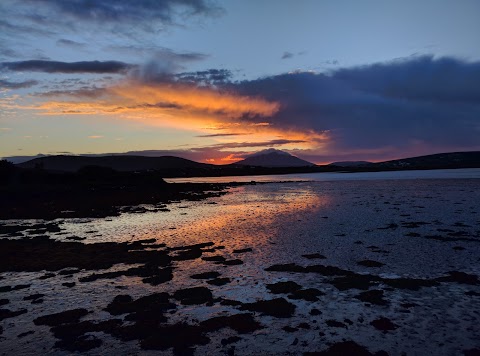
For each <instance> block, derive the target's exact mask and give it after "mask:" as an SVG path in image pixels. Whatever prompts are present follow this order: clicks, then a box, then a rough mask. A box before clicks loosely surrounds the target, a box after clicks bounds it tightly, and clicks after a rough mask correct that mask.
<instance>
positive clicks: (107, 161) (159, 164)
mask: <svg viewBox="0 0 480 356" xmlns="http://www.w3.org/2000/svg"><path fill="white" fill-rule="evenodd" d="M87 166H100V167H107V168H111V169H114V170H116V171H119V172H128V171H146V170H181V169H199V168H211V167H213V165H211V164H205V163H198V162H194V161H190V160H188V159H184V158H179V157H173V156H163V157H144V156H120V155H118V156H95V157H88V156H64V155H62V156H45V157H39V158H35V159H32V160H30V161H27V162H23V163H20V164H18V165H17V167H21V168H43V169H45V170H49V171H59V172H76V171H78V170H79V169H80V168H83V167H87Z"/></svg>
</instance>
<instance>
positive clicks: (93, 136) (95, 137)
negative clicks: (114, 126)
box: [88, 135, 104, 139]
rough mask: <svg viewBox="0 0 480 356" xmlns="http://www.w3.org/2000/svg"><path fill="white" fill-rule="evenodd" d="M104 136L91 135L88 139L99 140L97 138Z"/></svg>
mask: <svg viewBox="0 0 480 356" xmlns="http://www.w3.org/2000/svg"><path fill="white" fill-rule="evenodd" d="M103 137H104V136H102V135H91V136H88V138H92V139H99V138H103Z"/></svg>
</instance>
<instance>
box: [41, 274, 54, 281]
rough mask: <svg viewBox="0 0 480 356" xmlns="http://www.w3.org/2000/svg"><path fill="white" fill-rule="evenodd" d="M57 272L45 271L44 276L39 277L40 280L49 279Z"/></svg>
mask: <svg viewBox="0 0 480 356" xmlns="http://www.w3.org/2000/svg"><path fill="white" fill-rule="evenodd" d="M55 276H56V275H55V273H45V274H44V275H43V276H40V277H38V279H40V280H44V279H49V278H53V277H55Z"/></svg>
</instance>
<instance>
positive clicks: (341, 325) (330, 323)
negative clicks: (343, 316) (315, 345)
mask: <svg viewBox="0 0 480 356" xmlns="http://www.w3.org/2000/svg"><path fill="white" fill-rule="evenodd" d="M325 324H327V325H328V326H330V327H332V328H345V329H347V325H345V324H344V323H342V322H340V321H337V320H333V319H330V320H327V321H325Z"/></svg>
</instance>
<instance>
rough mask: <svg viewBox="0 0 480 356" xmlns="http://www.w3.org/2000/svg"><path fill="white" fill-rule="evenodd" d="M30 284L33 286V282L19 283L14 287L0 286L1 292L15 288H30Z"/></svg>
mask: <svg viewBox="0 0 480 356" xmlns="http://www.w3.org/2000/svg"><path fill="white" fill-rule="evenodd" d="M30 286H31V284H18V285H16V286H14V287H11V286H3V287H0V293H6V292H11V291H14V290H20V289H26V288H30Z"/></svg>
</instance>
